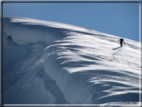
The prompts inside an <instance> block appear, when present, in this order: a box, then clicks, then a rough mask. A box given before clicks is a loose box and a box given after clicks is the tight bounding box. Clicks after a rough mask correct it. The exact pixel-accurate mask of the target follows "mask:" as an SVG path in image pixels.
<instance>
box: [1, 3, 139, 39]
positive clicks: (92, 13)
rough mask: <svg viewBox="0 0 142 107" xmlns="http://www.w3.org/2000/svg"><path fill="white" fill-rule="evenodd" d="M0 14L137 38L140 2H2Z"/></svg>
mask: <svg viewBox="0 0 142 107" xmlns="http://www.w3.org/2000/svg"><path fill="white" fill-rule="evenodd" d="M3 16H4V17H27V18H33V19H40V20H46V21H54V22H61V23H66V24H71V25H77V26H80V27H85V28H88V29H92V30H96V31H100V32H104V33H108V34H112V35H115V36H120V37H124V38H128V39H131V40H135V41H139V3H3Z"/></svg>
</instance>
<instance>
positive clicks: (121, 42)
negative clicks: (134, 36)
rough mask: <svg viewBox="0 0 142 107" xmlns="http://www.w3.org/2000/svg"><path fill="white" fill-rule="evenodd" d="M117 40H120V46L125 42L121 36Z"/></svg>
mask: <svg viewBox="0 0 142 107" xmlns="http://www.w3.org/2000/svg"><path fill="white" fill-rule="evenodd" d="M119 41H120V47H122V44H123V43H125V42H124V39H123V38H121V39H119Z"/></svg>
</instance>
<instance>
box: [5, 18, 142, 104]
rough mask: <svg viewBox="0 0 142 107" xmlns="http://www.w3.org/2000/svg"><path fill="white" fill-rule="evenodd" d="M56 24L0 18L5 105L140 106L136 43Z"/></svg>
mask: <svg viewBox="0 0 142 107" xmlns="http://www.w3.org/2000/svg"><path fill="white" fill-rule="evenodd" d="M119 39H120V37H117V36H113V35H110V34H105V33H101V32H98V31H94V30H89V29H86V28H83V27H77V26H73V25H68V24H62V23H57V22H49V21H42V20H35V19H29V18H17V17H5V18H3V103H4V104H104V105H111V104H118V105H120V104H128V105H131V104H139V103H140V101H139V100H140V91H139V90H140V89H141V87H140V84H141V83H140V75H141V72H140V69H141V67H140V43H139V42H136V41H133V40H129V39H126V38H124V40H125V44H124V46H123V47H122V48H120V46H119V42H118V40H119Z"/></svg>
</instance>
